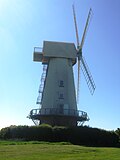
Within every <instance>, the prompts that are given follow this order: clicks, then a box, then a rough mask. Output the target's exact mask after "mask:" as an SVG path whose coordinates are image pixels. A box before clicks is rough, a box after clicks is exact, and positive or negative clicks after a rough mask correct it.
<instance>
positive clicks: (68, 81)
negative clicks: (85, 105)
mask: <svg viewBox="0 0 120 160" xmlns="http://www.w3.org/2000/svg"><path fill="white" fill-rule="evenodd" d="M73 14H74V22H75V29H76V37H77V48H76V47H75V45H74V43H66V42H51V41H44V43H43V48H42V51H41V52H40V51H39V49H40V48H38V47H35V48H34V58H33V59H34V61H38V62H42V64H43V74H42V77H41V84H40V88H39V96H38V99H37V104H40V107H39V108H38V109H33V110H31V111H30V114H29V116H28V117H29V118H30V119H32V120H33V122H34V123H35V124H42V123H47V124H50V125H52V126H54V125H61V126H76V125H77V124H78V123H84V122H85V121H88V120H89V118H88V116H87V113H86V112H83V111H78V110H77V101H78V99H79V82H80V66H81V69H82V71H83V73H84V75H85V78H86V81H87V84H88V87H89V89H90V92H91V93H92V94H93V92H94V90H95V84H94V81H93V79H92V76H91V74H90V72H89V70H88V66H87V64H86V62H85V60H84V59H83V56H82V47H83V43H84V39H85V35H86V31H87V27H88V24H89V19H90V15H91V9H90V11H89V14H88V18H87V22H86V26H85V30H84V33H83V37H82V41H81V44H79V38H78V31H77V23H76V16H75V10H74V6H73ZM76 63H78V85H77V100H76V93H75V84H74V75H73V66H74V65H75V64H76ZM37 122H38V123H37Z"/></svg>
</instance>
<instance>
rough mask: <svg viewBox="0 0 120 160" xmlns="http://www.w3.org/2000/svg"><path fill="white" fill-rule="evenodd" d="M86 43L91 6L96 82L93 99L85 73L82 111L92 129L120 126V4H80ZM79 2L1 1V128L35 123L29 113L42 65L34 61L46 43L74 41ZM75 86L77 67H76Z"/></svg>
mask: <svg viewBox="0 0 120 160" xmlns="http://www.w3.org/2000/svg"><path fill="white" fill-rule="evenodd" d="M74 3H75V8H76V14H77V21H78V30H79V37H80V39H81V36H82V33H83V29H84V25H85V22H86V18H87V14H88V11H89V8H90V7H91V8H92V10H93V16H92V20H91V23H90V26H89V29H88V32H87V36H86V39H85V43H84V47H83V55H84V57H85V58H86V61H87V63H88V65H89V68H90V70H91V72H92V75H93V77H94V81H95V83H96V91H95V93H94V95H93V96H91V95H90V93H89V90H88V88H87V85H86V82H85V79H84V77H83V75H82V73H81V81H80V104H79V106H78V109H80V110H84V111H86V112H87V113H88V115H89V117H90V121H89V122H87V123H86V125H89V126H91V127H98V128H103V129H108V130H115V129H117V128H118V127H120V84H119V83H120V63H119V59H120V10H119V7H120V1H119V0H114V1H113V0H106V1H104V0H101V1H99V0H94V1H92V0H75V1H74ZM72 4H73V0H65V1H64V0H61V1H59V0H44V1H43V0H0V128H2V127H5V126H9V125H32V124H33V123H32V121H31V120H29V119H27V118H26V117H27V115H28V114H29V111H30V110H31V109H33V108H38V106H37V105H36V98H37V96H38V87H39V84H40V76H41V73H42V65H41V64H40V63H35V62H33V61H32V58H33V49H34V47H35V46H40V47H42V44H43V41H44V40H50V41H63V42H74V43H75V44H76V38H75V29H74V22H73V15H72ZM74 73H75V74H74V75H75V82H76V80H77V67H76V66H75V67H74Z"/></svg>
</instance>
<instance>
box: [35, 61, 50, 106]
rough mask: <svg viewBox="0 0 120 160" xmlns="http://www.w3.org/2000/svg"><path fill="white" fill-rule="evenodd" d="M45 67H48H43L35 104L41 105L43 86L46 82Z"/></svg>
mask: <svg viewBox="0 0 120 160" xmlns="http://www.w3.org/2000/svg"><path fill="white" fill-rule="evenodd" d="M47 67H48V66H47V65H46V64H44V65H43V72H42V75H41V79H40V86H39V90H38V97H37V101H36V104H41V102H42V97H43V90H44V85H45V80H46V73H47Z"/></svg>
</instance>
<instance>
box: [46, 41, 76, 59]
mask: <svg viewBox="0 0 120 160" xmlns="http://www.w3.org/2000/svg"><path fill="white" fill-rule="evenodd" d="M76 55H77V50H76V47H75V44H74V43H66V42H53V41H44V43H43V56H44V57H61V58H71V59H75V58H76Z"/></svg>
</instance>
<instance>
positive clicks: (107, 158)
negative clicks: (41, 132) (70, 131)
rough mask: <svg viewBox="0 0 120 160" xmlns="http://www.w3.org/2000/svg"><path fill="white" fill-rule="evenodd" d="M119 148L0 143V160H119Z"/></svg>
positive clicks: (41, 143)
mask: <svg viewBox="0 0 120 160" xmlns="http://www.w3.org/2000/svg"><path fill="white" fill-rule="evenodd" d="M119 158H120V148H96V147H83V146H78V145H72V144H68V143H65V142H64V143H63V142H60V143H49V142H48V143H47V142H37V141H36V142H35V141H33V142H20V141H18V142H17V141H0V160H56V159H57V160H93V159H94V160H119Z"/></svg>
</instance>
